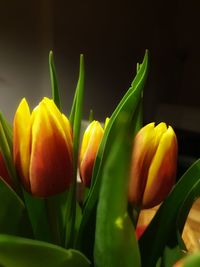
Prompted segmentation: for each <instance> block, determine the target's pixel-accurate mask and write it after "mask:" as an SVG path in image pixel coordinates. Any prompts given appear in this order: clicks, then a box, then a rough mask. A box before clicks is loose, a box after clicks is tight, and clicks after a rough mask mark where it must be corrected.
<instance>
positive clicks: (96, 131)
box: [79, 121, 104, 186]
mask: <svg viewBox="0 0 200 267" xmlns="http://www.w3.org/2000/svg"><path fill="white" fill-rule="evenodd" d="M103 133H104V130H103V128H102V126H101V124H100V123H99V122H98V121H92V122H91V123H90V124H89V126H88V127H87V129H86V130H85V132H84V135H83V139H82V144H81V151H80V158H79V160H80V162H79V170H80V177H81V180H82V182H83V183H84V185H85V186H90V182H91V178H92V171H93V166H94V162H95V159H96V155H97V152H98V149H99V145H100V142H101V139H102V136H103Z"/></svg>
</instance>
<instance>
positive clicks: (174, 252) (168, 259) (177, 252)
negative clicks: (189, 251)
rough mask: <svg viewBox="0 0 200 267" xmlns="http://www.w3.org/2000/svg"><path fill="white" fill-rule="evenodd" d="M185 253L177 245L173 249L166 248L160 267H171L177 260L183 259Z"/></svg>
mask: <svg viewBox="0 0 200 267" xmlns="http://www.w3.org/2000/svg"><path fill="white" fill-rule="evenodd" d="M184 256H185V253H184V252H183V250H181V249H180V247H179V246H178V245H177V246H175V247H173V248H171V247H168V246H166V247H165V249H164V253H163V257H162V265H161V266H162V267H172V266H173V265H174V264H175V263H176V262H177V261H178V260H180V259H181V258H183V257H184Z"/></svg>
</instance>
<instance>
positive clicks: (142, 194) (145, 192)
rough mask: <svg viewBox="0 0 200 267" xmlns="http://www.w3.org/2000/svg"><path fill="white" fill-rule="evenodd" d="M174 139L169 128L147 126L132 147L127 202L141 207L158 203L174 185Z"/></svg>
mask: <svg viewBox="0 0 200 267" xmlns="http://www.w3.org/2000/svg"><path fill="white" fill-rule="evenodd" d="M177 151H178V147H177V139H176V135H175V133H174V131H173V129H172V127H171V126H169V127H168V128H167V126H166V124H165V123H163V122H162V123H160V124H158V125H157V126H156V127H155V124H154V123H149V124H147V125H146V126H145V127H143V128H142V129H141V130H140V131H139V132H138V133H137V135H136V137H135V139H134V144H133V152H132V164H131V174H130V176H131V177H130V184H129V202H130V203H132V204H133V205H136V206H138V207H140V208H151V207H153V206H155V205H157V204H159V203H160V202H161V201H162V200H163V199H164V198H165V197H166V196H167V195H168V193H169V192H170V190H171V188H172V186H173V185H174V183H175V176H176V167H177Z"/></svg>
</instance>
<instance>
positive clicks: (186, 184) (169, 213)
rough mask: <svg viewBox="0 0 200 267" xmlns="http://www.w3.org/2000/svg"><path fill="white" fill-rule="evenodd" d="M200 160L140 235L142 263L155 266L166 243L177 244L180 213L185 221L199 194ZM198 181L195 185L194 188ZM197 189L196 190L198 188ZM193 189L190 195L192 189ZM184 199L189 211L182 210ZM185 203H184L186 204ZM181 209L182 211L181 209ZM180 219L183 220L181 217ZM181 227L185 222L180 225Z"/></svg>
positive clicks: (185, 175)
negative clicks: (193, 201)
mask: <svg viewBox="0 0 200 267" xmlns="http://www.w3.org/2000/svg"><path fill="white" fill-rule="evenodd" d="M199 180H200V160H197V161H196V162H195V163H194V164H193V165H192V166H191V167H190V168H189V169H188V170H187V172H186V173H185V174H184V175H183V176H182V177H181V179H180V180H179V181H178V183H177V184H176V185H175V186H174V188H173V190H172V191H171V193H170V194H169V196H168V197H167V199H166V200H165V201H164V202H163V203H162V205H161V206H160V208H159V210H158V211H157V213H156V215H155V217H154V218H153V220H152V221H151V223H150V225H149V226H148V227H147V229H146V231H145V232H144V234H143V235H142V237H141V238H140V241H139V244H140V252H141V259H142V266H144V267H146V266H148V267H154V266H155V264H156V261H157V260H158V258H159V257H160V256H162V254H163V251H164V248H165V246H166V245H171V246H176V245H177V244H179V241H178V240H177V224H176V223H177V219H178V216H183V217H180V218H182V219H183V221H185V219H186V214H187V212H188V208H189V207H190V206H191V204H192V201H191V200H194V198H195V195H194V194H193V193H195V194H196V196H197V195H199ZM195 184H196V186H197V187H196V189H195V188H193V187H194V186H195ZM196 190H197V191H196ZM189 192H191V195H190V193H189ZM184 201H186V202H185V204H184V205H186V206H185V207H186V211H185V212H184V213H182V212H183V208H182V204H183V203H184ZM183 207H184V206H183ZM180 211H181V215H180V214H179V212H180ZM179 222H180V221H179ZM180 226H181V228H182V225H180Z"/></svg>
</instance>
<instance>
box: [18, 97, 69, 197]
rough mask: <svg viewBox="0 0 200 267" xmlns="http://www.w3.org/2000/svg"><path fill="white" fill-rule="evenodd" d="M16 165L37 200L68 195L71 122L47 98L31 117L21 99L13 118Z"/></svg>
mask: <svg viewBox="0 0 200 267" xmlns="http://www.w3.org/2000/svg"><path fill="white" fill-rule="evenodd" d="M13 135H14V147H13V150H14V152H13V153H14V163H15V166H16V169H17V172H18V174H19V176H20V178H21V181H22V183H23V185H24V187H25V189H26V190H27V191H28V192H30V193H31V194H33V195H35V196H38V197H47V196H51V195H54V194H57V193H61V192H63V191H65V190H66V189H67V188H68V187H69V185H70V182H71V179H72V173H73V162H72V135H71V126H70V123H69V121H68V119H67V118H66V117H65V116H64V115H63V114H62V113H61V112H60V111H59V110H58V108H57V107H56V105H55V104H54V102H53V100H50V99H48V98H44V99H43V100H42V101H41V102H40V103H39V105H38V106H37V107H36V108H35V109H34V110H33V111H32V113H30V109H29V106H28V104H27V102H26V100H25V99H22V101H21V103H20V105H19V107H18V109H17V111H16V113H15V117H14V128H13Z"/></svg>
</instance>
